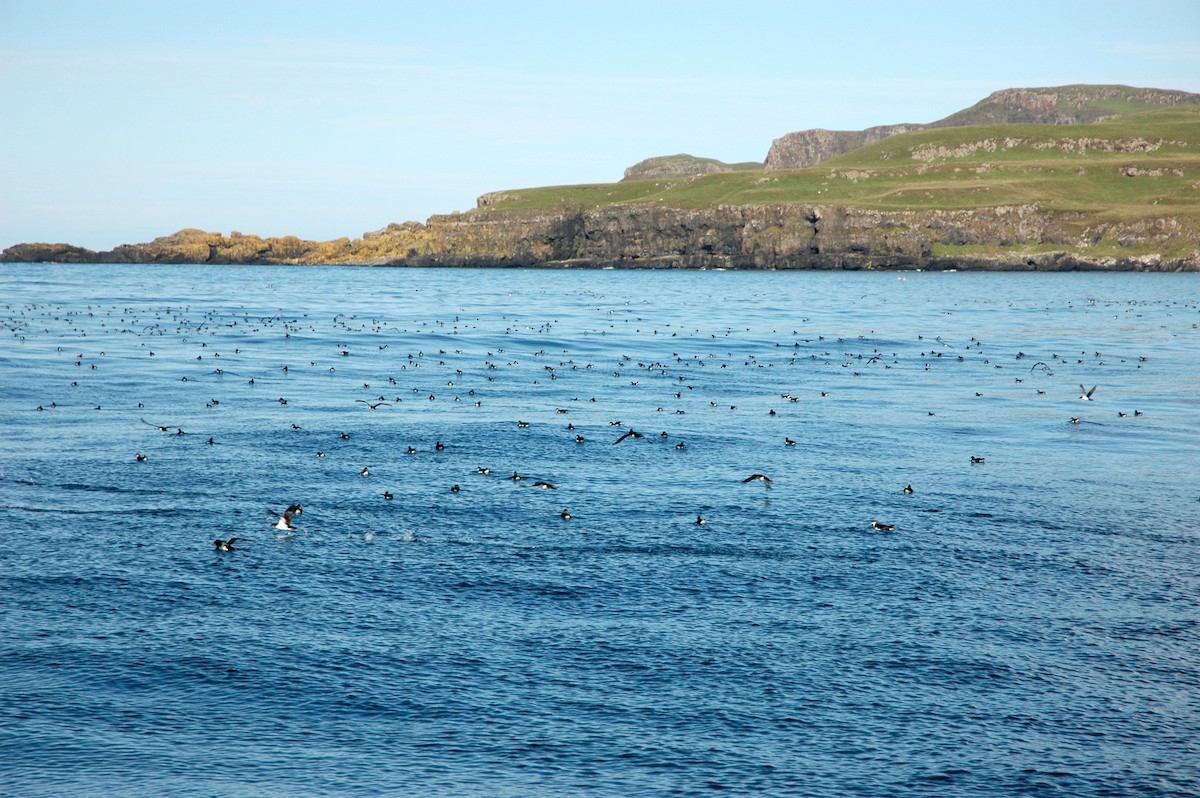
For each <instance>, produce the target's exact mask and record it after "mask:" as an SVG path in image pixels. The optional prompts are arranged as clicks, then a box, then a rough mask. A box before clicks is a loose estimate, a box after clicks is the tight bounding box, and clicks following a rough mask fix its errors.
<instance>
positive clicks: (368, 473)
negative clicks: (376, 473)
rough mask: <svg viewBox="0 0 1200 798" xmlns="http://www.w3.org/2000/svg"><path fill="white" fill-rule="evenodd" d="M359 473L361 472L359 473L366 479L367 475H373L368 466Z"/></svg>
mask: <svg viewBox="0 0 1200 798" xmlns="http://www.w3.org/2000/svg"><path fill="white" fill-rule="evenodd" d="M358 473H359V475H360V476H362V477H363V478H364V479H365V478H366V477H369V476H371V471H370V469H367V468H364V469H363V470H362V471H359V472H358Z"/></svg>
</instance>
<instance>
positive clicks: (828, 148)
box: [766, 86, 1200, 169]
mask: <svg viewBox="0 0 1200 798" xmlns="http://www.w3.org/2000/svg"><path fill="white" fill-rule="evenodd" d="M1196 104H1200V94H1192V93H1190V92H1186V91H1171V90H1166V89H1140V88H1133V87H1130V86H1059V87H1056V88H1047V89H1004V90H1003V91H997V92H993V93H992V94H990V95H988V96H987V97H986V98H984V99H983V100H980V101H979V102H978V103H976V104H975V105H972V106H971V107H970V108H965V109H963V110H962V111H959V112H957V113H954V114H951V115H950V116H947V117H945V118H943V119H939V120H937V121H936V122H930V123H929V124H898V125H880V126H878V127H872V128H867V129H866V130H822V129H820V128H815V129H812V130H800V131H797V132H795V133H788V134H787V135H785V136H781V137H779V138H777V139H775V141H773V142H772V143H771V149H770V151H769V152H768V153H767V160H766V168H767V169H804V168H807V167H809V166H813V165H815V164H818V163H821V162H823V161H827V160H829V159H830V158H835V157H837V156H839V155H842V154H844V153H847V152H850V151H851V150H855V149H858V148H859V147H865V146H867V145H869V144H874V143H875V142H877V141H880V140H882V139H885V138H888V137H889V136H895V135H898V134H901V133H910V132H912V131H914V130H923V129H925V128H943V127H963V126H967V125H997V124H1018V123H1020V124H1039V125H1078V124H1086V123H1089V122H1096V121H1099V120H1101V119H1105V118H1108V117H1112V116H1116V115H1118V113H1119V112H1126V113H1127V112H1130V111H1135V110H1137V111H1145V110H1150V109H1154V108H1173V107H1176V106H1180V105H1196ZM1118 109H1120V111H1118Z"/></svg>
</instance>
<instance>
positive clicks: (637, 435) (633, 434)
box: [613, 429, 645, 446]
mask: <svg viewBox="0 0 1200 798" xmlns="http://www.w3.org/2000/svg"><path fill="white" fill-rule="evenodd" d="M644 437H645V436H644V435H642V433H640V432H637V431H635V430H633V429H630V430H629V431H628V432H626V433H625V434H624V435H622V436H621V437H619V438H617V439H616V440H615V441H613V446H616V445H617V444H618V443H620V442H621V441H623V440H625V439H626V438H644Z"/></svg>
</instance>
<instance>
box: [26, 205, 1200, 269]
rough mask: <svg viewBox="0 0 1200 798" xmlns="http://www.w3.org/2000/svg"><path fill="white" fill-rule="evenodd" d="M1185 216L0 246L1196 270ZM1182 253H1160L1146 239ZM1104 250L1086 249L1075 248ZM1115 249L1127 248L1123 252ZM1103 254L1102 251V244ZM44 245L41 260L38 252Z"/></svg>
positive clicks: (585, 220) (639, 264) (739, 218)
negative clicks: (1133, 219) (1174, 255)
mask: <svg viewBox="0 0 1200 798" xmlns="http://www.w3.org/2000/svg"><path fill="white" fill-rule="evenodd" d="M1194 230H1195V227H1187V226H1184V225H1181V224H1180V223H1179V222H1178V221H1176V220H1174V219H1172V218H1170V217H1163V218H1158V219H1150V220H1140V221H1137V222H1127V223H1121V222H1108V223H1097V222H1096V221H1095V219H1094V218H1093V217H1090V216H1086V217H1085V216H1082V215H1080V214H1073V213H1066V212H1050V211H1046V210H1043V209H1041V208H1039V207H1038V206H1036V205H1019V206H1001V207H994V208H982V209H974V210H961V211H947V210H930V211H881V210H868V209H853V208H845V207H836V206H822V205H796V204H786V205H718V206H715V207H711V208H705V209H697V210H685V209H678V208H672V207H668V206H664V205H615V206H607V207H602V208H596V209H589V210H582V209H575V210H571V209H566V210H558V211H488V212H475V213H467V214H452V215H446V216H434V217H431V218H430V219H429V220H428V222H427V223H426V224H418V223H415V222H409V223H406V224H395V225H389V226H388V227H387V228H385V229H383V230H379V231H376V232H374V233H369V234H367V235H364V236H363V237H362V238H361V239H355V240H349V239H339V240H337V241H325V242H313V241H303V240H300V239H297V238H292V237H288V238H267V239H262V238H258V237H257V236H246V235H241V234H237V233H234V234H231V235H230V236H223V235H220V234H219V233H207V232H204V231H200V230H184V231H180V232H179V233H175V234H174V235H170V236H165V237H163V238H158V239H155V240H154V241H151V242H149V243H146V244H135V245H126V246H121V247H117V248H116V249H114V250H111V251H108V252H91V251H90V250H82V249H79V248H71V249H66V248H62V247H61V246H56V245H21V246H18V247H13V248H11V249H9V250H6V251H5V252H4V253H3V256H2V259H3V260H4V261H8V262H24V261H37V260H56V261H63V262H100V263H243V264H323V263H335V264H352V265H375V266H381V265H391V266H526V267H540V266H547V267H590V268H600V267H618V268H686V269H714V268H726V269H918V268H919V269H945V268H956V269H989V270H1065V269H1111V270H1141V271H1168V270H1171V271H1181V270H1186V271H1200V236H1197V235H1196V233H1195V232H1194ZM1181 243H1182V244H1184V246H1185V248H1187V249H1189V250H1190V252H1191V254H1190V255H1188V256H1184V257H1177V258H1169V259H1164V258H1163V257H1161V256H1157V255H1154V254H1146V253H1147V252H1150V251H1152V250H1154V249H1155V248H1156V247H1157V248H1160V249H1164V250H1165V249H1172V250H1175V251H1178V250H1179V245H1180V244H1181ZM1092 251H1095V252H1101V253H1110V254H1102V255H1091V254H1089V252H1092ZM1122 252H1128V253H1130V254H1126V255H1123V254H1121V253H1122ZM1111 253H1116V254H1111ZM45 256H50V257H45Z"/></svg>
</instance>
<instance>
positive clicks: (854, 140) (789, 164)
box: [766, 124, 925, 169]
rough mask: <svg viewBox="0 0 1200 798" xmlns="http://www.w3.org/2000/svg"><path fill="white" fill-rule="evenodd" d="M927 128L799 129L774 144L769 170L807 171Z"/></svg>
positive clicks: (905, 125) (893, 126) (772, 144)
mask: <svg viewBox="0 0 1200 798" xmlns="http://www.w3.org/2000/svg"><path fill="white" fill-rule="evenodd" d="M923 127H925V126H924V125H911V124H902V125H880V126H878V127H869V128H867V129H866V130H823V129H821V128H814V129H812V130H800V131H797V132H795V133H788V134H787V135H786V136H781V137H779V138H777V139H775V140H774V141H773V142H771V149H770V150H769V151H768V152H767V162H766V168H767V169H805V168H807V167H809V166H813V165H814V164H818V163H821V162H822V161H828V160H829V159H830V158H834V157H836V156H838V155H841V154H843V153H847V152H850V151H851V150H856V149H858V148H859V147H865V146H867V145H868V144H874V143H875V142H877V141H881V140H883V139H885V138H887V137H889V136H895V135H898V134H900V133H911V132H912V131H914V130H920V129H921V128H923Z"/></svg>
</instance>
